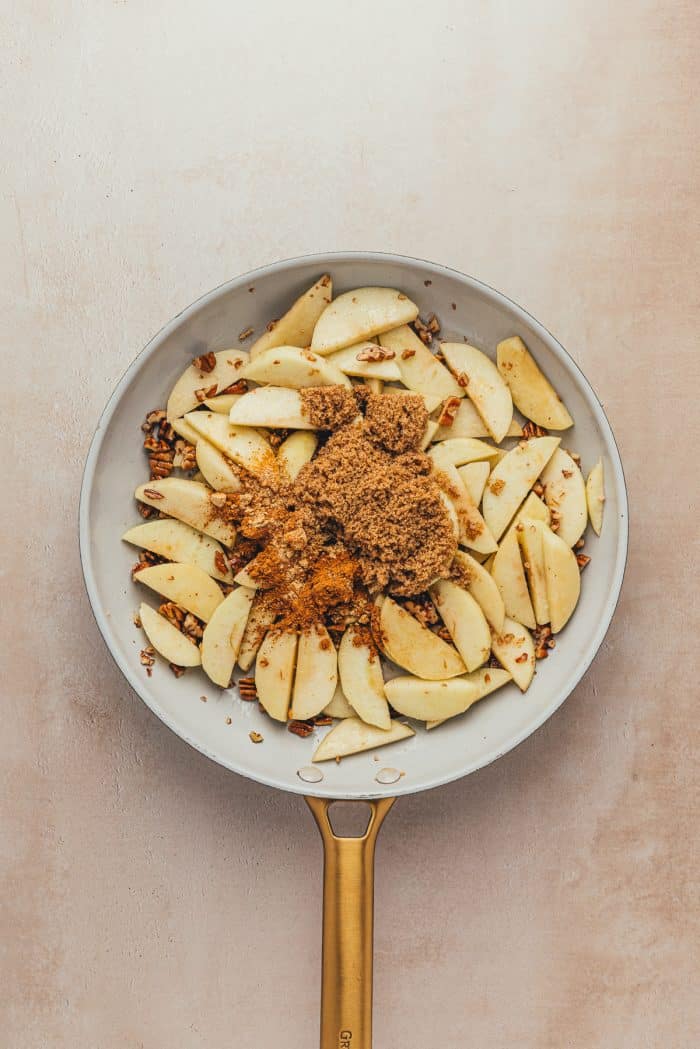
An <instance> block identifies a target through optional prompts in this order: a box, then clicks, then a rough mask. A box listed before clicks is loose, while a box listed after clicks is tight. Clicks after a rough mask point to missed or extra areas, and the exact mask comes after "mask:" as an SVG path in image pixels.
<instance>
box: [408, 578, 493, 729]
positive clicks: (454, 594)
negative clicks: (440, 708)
mask: <svg viewBox="0 0 700 1049" xmlns="http://www.w3.org/2000/svg"><path fill="white" fill-rule="evenodd" d="M430 595H431V597H432V599H433V601H434V602H435V605H436V607H437V610H438V612H439V613H440V615H441V616H442V620H443V622H444V624H445V626H446V627H447V629H448V631H449V632H450V635H451V636H452V640H453V641H454V644H455V648H456V649H457V651H458V652H459V654H460V656H461V657H462V659H463V660H464V665H465V667H466V668H467V671H472V670H476V668H477V667H480V666H481V665H482V663H485V662H486V660H487V659H488V658H489V653H490V651H491V632H490V630H489V625H488V623H487V622H486V617H485V616H484V613H483V612H482V610H481V608H480V606H479V605H478V604H477V602H476V601H475V600H474V598H473V597H472V595H471V594H470V593H469V592H468V591H467V590H464V589H462V587H461V586H458V585H457V584H456V583H453V582H451V580H449V579H440V580H439V581H438V582H437V583H434V584H433V586H431V588H430ZM397 709H398V708H397Z"/></svg>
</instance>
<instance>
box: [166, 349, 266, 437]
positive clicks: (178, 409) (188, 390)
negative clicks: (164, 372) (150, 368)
mask: <svg viewBox="0 0 700 1049" xmlns="http://www.w3.org/2000/svg"><path fill="white" fill-rule="evenodd" d="M214 357H215V358H216V364H215V366H214V368H213V369H212V370H210V371H203V370H202V369H201V368H199V367H198V366H197V365H196V364H194V362H193V363H192V364H190V366H189V367H188V368H186V369H185V371H184V372H183V373H182V375H181V376H180V378H179V379H178V380H177V382H176V383H175V385H174V386H173V388H172V390H171V392H170V396H169V397H168V403H167V406H166V409H165V411H166V415H167V417H168V422H169V423H171V424H174V422H175V420H176V419H180V418H182V416H183V415H186V414H187V412H191V411H192V410H193V409H194V408H196V407H197V405H198V404H199V403H200V397H201V396H202V392H201V391H209V390H211V393H208V396H209V397H214V396H215V395H216V394H218V393H223V392H224V390H225V389H226V388H227V387H228V386H231V385H232V383H234V382H237V381H238V380H239V379H240V377H241V368H242V367H243V366H244V365H245V364H247V363H248V354H247V353H244V352H243V351H242V350H220V351H219V352H218V353H215V354H214ZM198 392H199V397H198V396H197V393H198Z"/></svg>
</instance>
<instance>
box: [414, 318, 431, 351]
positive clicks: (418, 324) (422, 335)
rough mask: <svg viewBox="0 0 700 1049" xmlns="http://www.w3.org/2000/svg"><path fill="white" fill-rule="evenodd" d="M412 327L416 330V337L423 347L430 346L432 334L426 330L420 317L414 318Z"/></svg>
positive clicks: (426, 326)
mask: <svg viewBox="0 0 700 1049" xmlns="http://www.w3.org/2000/svg"><path fill="white" fill-rule="evenodd" d="M413 327H414V328H415V329H416V335H417V336H418V338H419V339H420V341H421V342H422V343H423V344H424V345H425V346H430V344H431V342H432V341H433V333H432V332H431V331H430V329H429V328H428V325H427V324H426V323H425V321H422V320H421V319H420V317H416V319H415V320H414V322H413Z"/></svg>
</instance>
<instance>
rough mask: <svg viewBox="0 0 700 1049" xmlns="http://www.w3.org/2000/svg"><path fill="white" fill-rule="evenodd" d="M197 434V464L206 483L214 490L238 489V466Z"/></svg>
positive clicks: (239, 481) (239, 482) (234, 490)
mask: <svg viewBox="0 0 700 1049" xmlns="http://www.w3.org/2000/svg"><path fill="white" fill-rule="evenodd" d="M222 418H223V417H222ZM197 436H198V440H197V444H196V447H195V455H196V457H197V466H198V467H199V470H200V473H201V474H202V477H203V478H204V480H205V481H206V482H207V484H210V485H211V486H212V488H213V489H214V491H215V492H238V491H240V489H241V476H240V473H239V472H238V467H237V466H236V465H235V464H234V463H233V462H232V461H231V460H230V459H227V458H226V456H225V455H224V454H223V452H220V451H219V449H218V448H215V447H214V445H213V444H210V443H209V441H207V440H205V438H203V437H199V435H197Z"/></svg>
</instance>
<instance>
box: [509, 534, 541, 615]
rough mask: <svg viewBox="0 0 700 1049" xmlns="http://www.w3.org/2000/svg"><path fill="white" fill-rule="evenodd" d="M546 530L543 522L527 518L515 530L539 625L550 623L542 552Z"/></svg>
mask: <svg viewBox="0 0 700 1049" xmlns="http://www.w3.org/2000/svg"><path fill="white" fill-rule="evenodd" d="M544 528H545V526H544V525H543V524H542V522H541V521H531V520H529V519H528V518H526V519H524V520H522V521H521V522H520V523H519V524H518V525H517V527H516V530H515V531H516V535H517V537H518V542H519V543H520V549H521V551H522V557H523V567H524V569H525V575H526V577H527V581H528V584H529V587H530V597H531V599H532V607H533V608H534V610H535V620H536V622H537V623H538V624H539V625H542V624H544V623H548V622H549V601H548V600H547V583H546V581H545V574H544V552H543V550H542V532H543V529H544Z"/></svg>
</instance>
